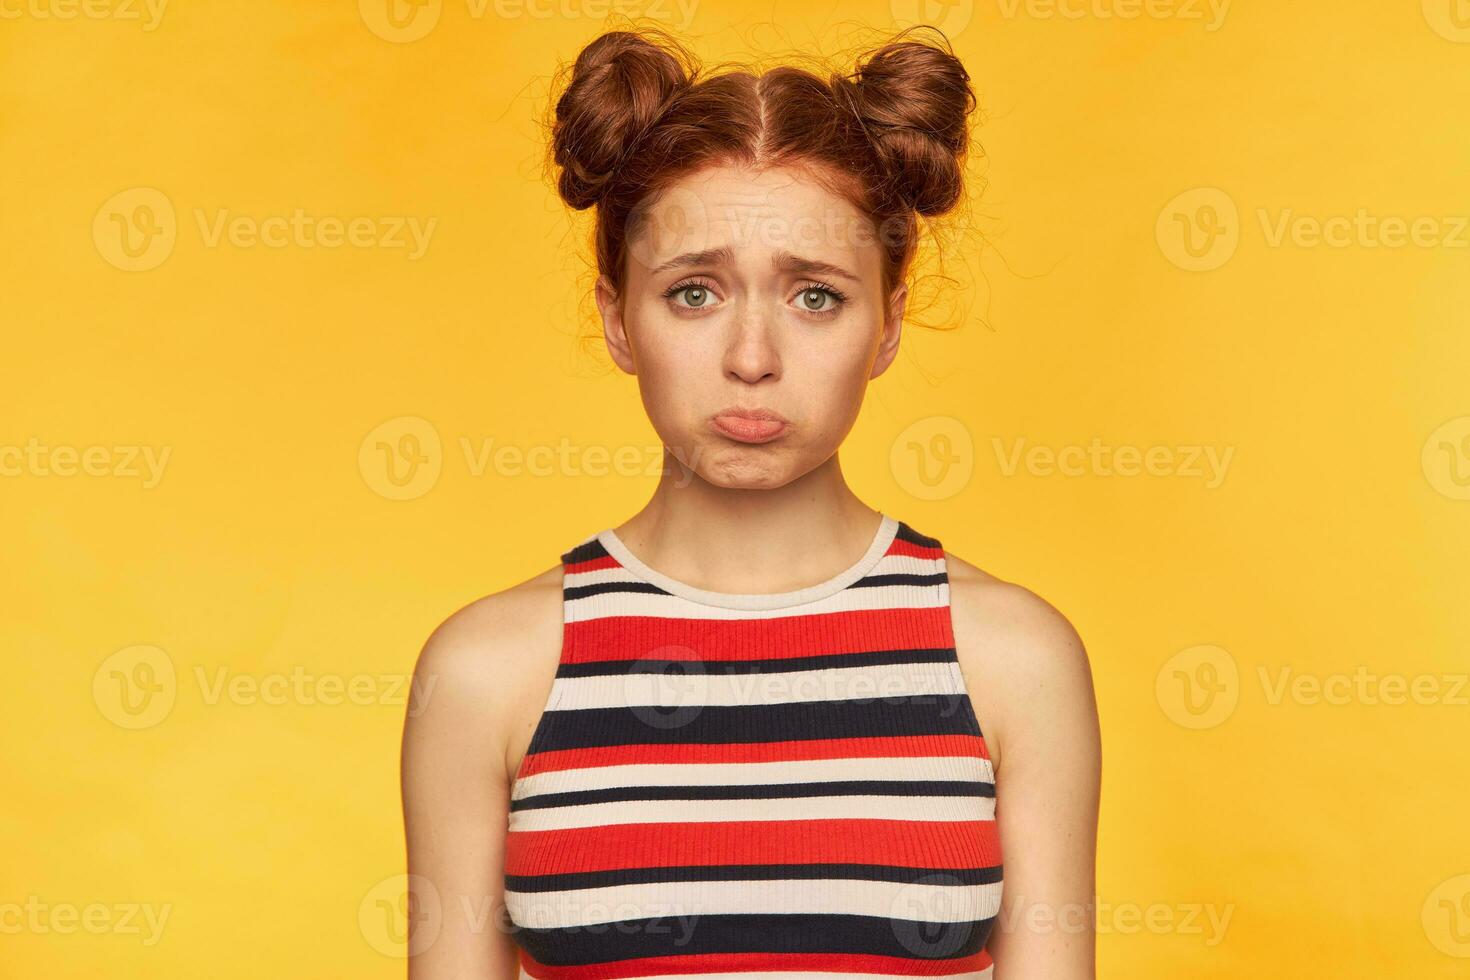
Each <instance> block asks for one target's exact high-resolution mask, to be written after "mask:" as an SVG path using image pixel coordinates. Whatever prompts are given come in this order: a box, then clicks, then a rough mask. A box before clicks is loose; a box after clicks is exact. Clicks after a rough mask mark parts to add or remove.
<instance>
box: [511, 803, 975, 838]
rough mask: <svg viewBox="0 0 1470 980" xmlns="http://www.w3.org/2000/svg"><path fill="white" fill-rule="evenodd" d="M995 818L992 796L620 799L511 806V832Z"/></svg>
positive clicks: (953, 820)
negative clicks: (648, 825)
mask: <svg viewBox="0 0 1470 980" xmlns="http://www.w3.org/2000/svg"><path fill="white" fill-rule="evenodd" d="M994 819H995V797H993V796H812V797H796V798H782V799H774V800H772V799H746V800H620V801H617V802H612V803H584V804H582V805H580V806H557V807H538V808H535V809H531V810H513V811H511V813H510V821H509V826H508V829H509V830H512V831H538V830H572V829H575V828H578V827H599V826H605V825H610V824H630V823H722V822H728V821H732V820H905V821H917V820H925V821H930V820H940V821H951V822H960V821H976V820H980V821H984V820H994Z"/></svg>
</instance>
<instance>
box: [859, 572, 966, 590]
mask: <svg viewBox="0 0 1470 980" xmlns="http://www.w3.org/2000/svg"><path fill="white" fill-rule="evenodd" d="M948 581H949V576H948V575H946V574H945V573H944V572H935V573H934V574H933V575H917V574H914V573H911V572H893V573H890V574H887V575H868V576H865V577H864V578H860V579H858V580H857V581H856V582H854V583H852V586H851V587H852V588H854V589H871V588H876V587H878V586H880V585H939V584H941V583H943V582H948Z"/></svg>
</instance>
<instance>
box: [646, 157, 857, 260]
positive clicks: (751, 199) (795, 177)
mask: <svg viewBox="0 0 1470 980" xmlns="http://www.w3.org/2000/svg"><path fill="white" fill-rule="evenodd" d="M636 218H637V221H636V224H635V225H630V227H629V229H628V231H629V234H628V251H629V257H630V259H632V260H634V262H635V263H636V264H641V265H643V266H644V267H645V268H646V269H656V268H658V267H659V266H660V265H663V264H665V263H667V262H669V261H671V260H673V259H675V258H677V257H678V256H680V255H684V254H687V253H691V252H703V251H706V250H713V249H729V250H730V252H731V253H732V254H733V256H734V259H735V261H736V262H743V261H747V260H748V261H752V262H754V261H764V260H765V259H766V257H768V256H772V255H775V254H776V253H779V252H787V253H793V254H795V255H798V256H801V257H803V258H808V259H816V260H821V261H826V262H832V263H840V264H845V265H848V266H850V267H853V268H854V269H855V270H856V269H861V270H862V271H864V272H870V271H873V269H876V265H877V262H878V245H877V242H876V238H875V233H874V226H873V223H872V222H871V221H870V220H869V219H868V218H867V216H866V215H864V214H863V213H862V212H861V211H860V210H858V209H857V208H856V207H854V206H853V205H852V204H851V203H850V202H849V201H848V200H847V199H846V198H845V197H843V196H842V195H840V194H836V193H834V192H833V191H831V190H829V189H828V188H827V187H826V186H825V184H824V183H823V182H821V181H819V180H817V179H815V178H814V177H813V176H812V175H811V174H810V173H807V172H805V171H801V170H797V169H791V168H770V169H764V170H754V169H750V168H744V167H735V166H719V167H710V168H707V169H704V170H701V171H698V172H697V173H694V174H690V175H688V176H686V177H684V178H682V179H681V180H679V181H677V182H676V183H674V184H672V185H670V186H669V187H667V188H666V189H665V190H664V192H663V193H662V194H660V195H659V196H658V198H657V199H656V200H655V201H653V202H651V203H650V205H649V206H648V207H647V208H645V209H643V213H641V214H639V215H637V216H636Z"/></svg>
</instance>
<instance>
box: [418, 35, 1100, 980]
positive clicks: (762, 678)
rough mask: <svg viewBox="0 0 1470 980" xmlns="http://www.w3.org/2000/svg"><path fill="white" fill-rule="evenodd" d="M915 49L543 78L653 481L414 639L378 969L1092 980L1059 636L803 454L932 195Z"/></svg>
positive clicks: (1091, 722)
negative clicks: (395, 842) (545, 562)
mask: <svg viewBox="0 0 1470 980" xmlns="http://www.w3.org/2000/svg"><path fill="white" fill-rule="evenodd" d="M925 37H926V35H923V34H915V33H913V32H905V33H903V34H900V35H899V36H897V37H895V38H894V39H893V40H891V41H890V42H889V43H887V44H885V45H883V46H882V47H880V48H878V49H877V50H875V51H873V52H871V53H870V54H869V55H868V56H866V57H865V58H863V59H861V60H860V62H859V64H858V66H857V69H856V70H855V71H854V72H853V73H852V74H850V75H846V76H838V77H834V78H831V79H822V78H819V77H816V76H814V75H812V74H809V73H807V72H805V71H801V70H797V69H793V68H778V69H773V70H771V71H768V72H766V73H764V74H761V75H754V74H750V73H746V72H744V71H725V72H723V73H719V74H713V75H708V76H706V75H704V74H703V73H702V72H701V71H700V70H699V69H697V68H696V67H694V66H693V65H692V62H691V61H690V60H689V58H688V56H687V54H686V53H685V52H684V51H683V50H682V49H681V48H680V47H679V46H678V44H677V43H676V42H674V41H672V40H671V39H669V38H667V37H665V36H662V35H657V34H648V33H640V34H635V33H628V32H615V33H609V34H605V35H603V36H601V37H599V38H598V39H597V40H595V41H594V42H592V43H591V44H590V45H589V46H588V47H587V48H586V49H585V50H584V51H582V53H581V55H580V56H579V57H578V59H577V61H576V64H575V65H574V66H573V69H572V72H571V77H570V80H569V82H568V84H567V85H566V88H565V91H564V92H563V94H562V95H561V96H560V99H559V101H558V102H557V104H556V121H555V130H554V137H553V151H554V159H555V162H556V164H557V166H558V167H559V168H560V174H559V189H560V192H561V195H562V197H563V198H564V200H565V201H566V202H567V203H568V204H569V205H570V206H571V207H573V208H577V209H582V208H588V207H595V208H596V220H597V224H596V248H597V261H598V264H599V267H600V272H601V278H600V279H599V280H598V283H597V287H596V298H597V303H598V306H599V309H600V311H601V315H602V322H603V329H604V336H605V338H606V342H607V349H608V352H609V353H610V354H611V356H612V358H613V360H614V361H615V362H616V363H617V365H618V366H619V367H620V368H622V369H623V370H624V371H626V372H627V373H629V374H631V375H634V376H635V377H636V378H637V380H638V385H639V391H640V393H641V395H642V399H643V404H644V406H645V408H646V409H647V412H648V414H649V417H650V419H651V421H652V423H653V426H654V428H655V429H656V430H657V432H658V434H659V436H660V438H661V439H662V440H663V442H664V444H665V447H666V462H667V467H666V469H665V476H664V478H663V479H662V481H661V482H660V483H659V485H658V487H657V489H656V490H655V491H654V493H653V496H652V498H651V499H650V500H649V502H648V504H647V505H646V506H645V507H644V508H643V509H642V510H640V511H639V512H638V513H637V514H634V515H633V516H632V517H630V518H629V519H628V520H627V521H625V522H624V523H622V524H620V525H618V526H617V527H616V528H607V529H605V530H603V531H601V532H599V533H598V534H595V535H591V536H588V537H585V538H582V539H581V540H580V541H568V542H566V543H565V545H564V548H563V553H562V554H561V559H562V560H561V561H560V562H559V563H557V564H556V565H554V566H553V567H551V568H548V569H547V570H546V571H545V572H543V573H542V574H540V575H538V576H536V577H535V578H533V579H531V580H529V581H527V582H524V583H522V584H520V585H517V586H515V587H514V588H510V589H507V590H505V591H504V592H499V593H496V594H494V595H491V596H487V597H485V598H483V599H480V600H479V601H477V602H475V603H473V604H471V605H470V606H468V607H466V608H464V609H462V610H460V611H458V612H456V613H455V614H454V615H452V616H451V617H449V619H448V620H447V621H446V622H445V623H444V624H443V625H442V626H440V627H439V629H438V630H436V631H435V632H434V634H433V635H432V636H431V637H430V638H429V640H428V642H427V644H426V645H425V647H424V650H423V652H422V653H421V655H420V657H419V661H418V666H417V673H418V676H419V678H420V680H421V682H422V683H425V684H427V683H428V682H429V678H430V677H433V678H434V684H435V686H434V687H433V688H432V690H433V691H434V697H433V699H432V701H431V702H430V704H429V706H428V708H427V710H425V711H423V712H422V713H420V714H417V715H416V716H415V717H412V718H410V719H409V720H408V722H407V726H406V729H405V733H404V744H403V793H404V811H405V820H406V825H407V838H408V864H409V871H410V883H411V887H410V897H411V900H412V904H411V908H412V909H413V915H411V919H412V920H413V923H412V928H413V930H414V931H413V938H412V940H411V942H410V944H409V951H410V958H409V974H410V976H411V977H412V978H413V980H450V978H455V980H467V978H492V977H493V978H515V977H517V976H520V975H529V976H531V977H547V978H569V980H594V978H613V977H649V976H660V977H685V976H689V977H692V976H695V975H698V976H700V977H704V978H710V977H733V976H744V975H752V974H776V975H785V976H787V977H789V978H806V977H812V978H816V977H822V978H830V977H833V976H838V975H850V976H855V977H856V976H861V977H869V978H871V977H893V976H916V975H923V976H945V977H965V978H982V980H1027V978H1036V977H1046V978H1048V980H1084V978H1091V977H1093V976H1094V969H1093V958H1094V956H1093V952H1094V941H1093V932H1094V929H1093V926H1094V918H1093V888H1094V870H1093V868H1094V853H1095V842H1096V827H1097V809H1098V802H1099V783H1100V769H1101V762H1100V739H1099V734H1098V722H1097V715H1096V708H1095V705H1094V698H1093V692H1092V682H1091V675H1090V671H1089V666H1088V662H1087V658H1086V655H1085V653H1084V651H1083V648H1082V645H1081V643H1080V642H1079V640H1078V638H1077V635H1076V634H1075V632H1074V631H1073V630H1072V628H1071V627H1070V626H1069V624H1068V623H1067V621H1066V620H1065V619H1064V618H1063V617H1062V616H1061V615H1060V614H1058V613H1057V612H1056V611H1055V610H1054V609H1052V608H1051V607H1050V606H1049V605H1048V604H1047V603H1045V602H1044V601H1042V600H1041V599H1039V598H1037V597H1036V596H1035V595H1033V594H1032V593H1030V592H1028V591H1027V590H1025V589H1024V588H1022V587H1020V586H1017V585H1013V584H1010V583H1007V582H1003V581H1001V580H1000V579H998V578H996V577H994V576H992V575H989V574H987V573H986V572H983V571H981V570H980V569H978V568H976V567H975V566H973V565H971V564H969V563H968V562H965V561H963V560H961V559H960V558H958V557H956V556H955V555H952V554H950V553H949V552H947V551H945V550H943V548H942V547H941V545H940V543H939V541H938V540H936V539H934V538H931V537H928V536H926V535H924V534H922V533H920V530H919V529H916V528H914V527H911V526H909V525H908V524H906V523H904V522H903V521H901V520H899V519H897V518H895V517H892V516H890V515H888V514H886V513H883V512H880V511H875V510H874V509H872V508H870V507H868V506H867V505H866V504H864V503H863V502H862V501H861V500H859V499H858V497H857V496H856V495H855V494H854V493H853V491H852V490H851V489H849V488H848V486H847V484H846V482H845V481H844V479H843V475H842V470H841V467H840V465H839V463H838V447H839V445H840V444H841V442H842V440H843V438H844V437H845V436H846V435H847V433H848V431H849V430H850V429H851V427H852V425H853V423H854V421H855V419H856V417H857V414H858V409H859V406H860V405H861V403H862V399H863V396H864V393H865V391H866V389H867V386H868V383H869V382H870V381H871V380H872V379H874V378H876V377H878V376H879V375H880V374H882V373H883V372H884V371H885V370H886V369H887V368H888V366H889V365H890V364H891V363H892V362H893V359H894V357H895V355H896V354H897V351H898V345H899V336H900V328H901V325H902V322H903V317H904V307H905V301H906V297H907V288H906V285H905V277H906V275H907V272H908V269H909V264H910V260H911V258H912V256H913V253H914V247H915V241H916V235H917V232H918V227H919V225H918V221H917V216H919V215H926V216H927V215H939V214H943V213H945V212H947V211H949V210H951V209H952V208H953V207H954V205H955V204H956V203H957V201H958V200H959V198H960V196H961V192H962V189H963V187H962V164H963V161H964V158H965V153H966V149H967V146H968V139H969V136H968V118H967V117H968V115H969V113H970V112H971V110H972V109H973V108H974V105H975V100H974V96H973V93H972V91H971V88H970V84H969V76H968V74H967V73H966V72H965V70H964V68H963V66H962V65H961V64H960V62H959V61H958V60H957V59H956V58H955V57H954V55H953V54H952V53H951V51H950V50H949V48H948V45H947V44H946V43H944V41H943V37H942V35H940V36H939V39H938V41H937V42H931V41H929V40H926V39H925ZM426 689H427V688H426ZM982 723H983V733H982ZM1002 853H1003V854H1004V865H1003V873H1002V860H1001V857H1002Z"/></svg>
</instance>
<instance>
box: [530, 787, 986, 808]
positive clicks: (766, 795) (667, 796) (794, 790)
mask: <svg viewBox="0 0 1470 980" xmlns="http://www.w3.org/2000/svg"><path fill="white" fill-rule="evenodd" d="M818 796H902V797H910V796H982V797H993V796H995V786H994V785H993V784H991V783H988V782H979V781H975V780H955V779H832V780H827V781H822V782H814V783H745V784H712V785H709V786H613V787H609V788H607V789H587V790H574V791H570V792H566V793H538V794H536V795H535V796H525V797H522V798H520V799H518V800H512V801H511V803H510V808H511V810H512V811H513V812H514V811H519V810H542V809H546V808H548V807H556V806H587V805H589V804H592V803H626V802H631V801H633V800H795V799H811V798H813V797H818Z"/></svg>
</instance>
